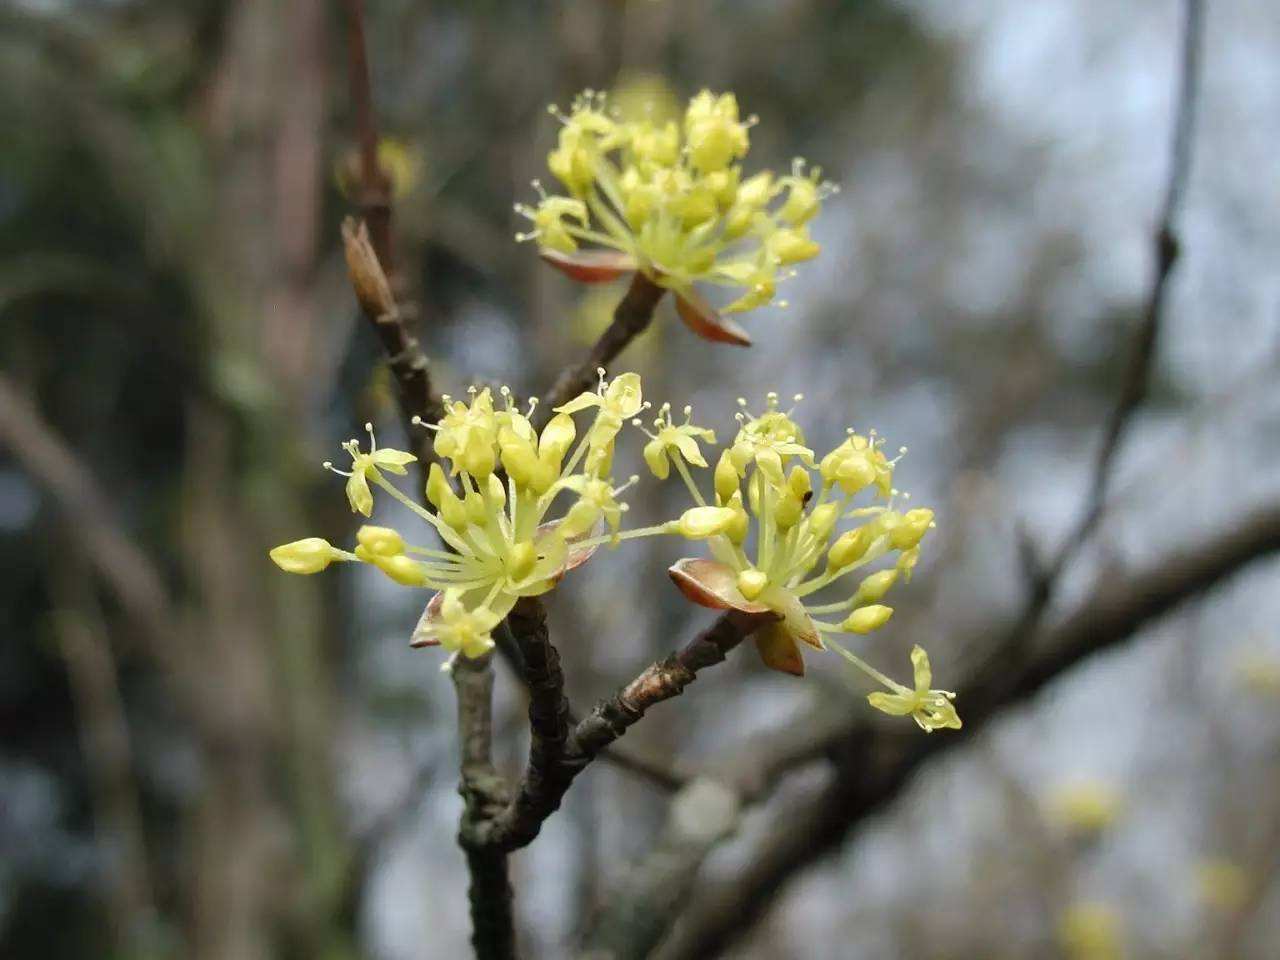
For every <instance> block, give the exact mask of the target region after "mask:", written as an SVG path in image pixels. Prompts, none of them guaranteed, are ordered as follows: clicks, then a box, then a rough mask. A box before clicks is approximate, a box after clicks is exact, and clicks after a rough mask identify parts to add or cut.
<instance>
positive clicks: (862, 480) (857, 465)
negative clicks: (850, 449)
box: [835, 454, 876, 496]
mask: <svg viewBox="0 0 1280 960" xmlns="http://www.w3.org/2000/svg"><path fill="white" fill-rule="evenodd" d="M835 478H836V481H837V482H838V483H839V484H840V489H841V490H843V491H844V492H845V493H847V494H849V495H851V496H852V495H853V494H855V493H857V492H858V491H859V490H862V489H863V488H865V487H867V486H869V485H870V484H871V483H873V482H874V481H875V479H876V471H875V468H874V467H873V466H871V464H870V463H868V462H867V458H866V457H865V456H862V455H861V454H853V455H852V456H849V457H845V458H844V459H843V460H842V461H840V464H839V466H837V467H836V469H835Z"/></svg>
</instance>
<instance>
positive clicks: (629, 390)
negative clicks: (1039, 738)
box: [271, 370, 960, 731]
mask: <svg viewBox="0 0 1280 960" xmlns="http://www.w3.org/2000/svg"><path fill="white" fill-rule="evenodd" d="M501 393H502V396H503V397H504V399H505V404H504V405H503V406H502V407H501V408H500V407H499V406H495V404H494V398H493V395H492V393H491V392H490V391H489V390H488V389H483V390H476V389H475V388H472V390H471V393H470V397H469V399H468V400H467V401H461V400H452V399H450V398H448V397H446V398H445V412H444V416H443V417H442V418H441V420H440V422H439V423H438V424H430V425H427V424H424V425H423V426H426V427H427V428H428V429H431V430H434V431H435V440H434V452H435V454H436V456H437V457H438V458H439V462H436V463H433V464H432V465H431V469H430V471H429V473H428V479H427V486H426V498H427V502H428V503H429V504H430V509H428V508H427V507H424V506H422V505H421V504H419V503H417V502H416V501H415V500H413V499H412V498H410V497H408V496H407V495H406V494H404V493H403V492H401V491H400V490H399V489H398V488H397V487H396V486H394V485H393V484H392V483H391V482H390V481H389V480H388V479H387V477H386V474H393V475H395V474H400V475H402V474H404V473H405V472H406V468H407V465H408V464H409V463H410V462H412V461H413V459H414V458H413V456H412V455H411V454H408V453H404V452H402V451H399V450H388V449H380V448H379V447H378V446H377V443H376V442H375V440H374V437H373V430H372V427H371V426H369V425H366V427H367V428H368V430H369V449H368V451H367V452H366V451H364V450H361V448H360V445H359V443H358V442H357V441H355V440H352V441H349V442H348V443H345V444H344V445H343V448H344V449H345V450H346V451H347V453H348V455H349V456H350V457H351V469H350V470H345V471H339V470H337V469H336V468H334V467H333V465H332V464H328V463H326V464H325V466H326V467H328V468H329V469H332V470H334V471H335V472H338V473H341V474H342V475H344V476H346V477H347V484H346V493H347V499H348V501H349V502H350V504H351V509H352V510H353V511H355V512H357V513H360V514H363V515H365V516H369V515H370V514H371V512H372V510H373V505H374V496H373V488H374V487H376V488H378V489H379V490H381V491H383V492H385V493H387V494H389V495H390V496H391V497H393V498H394V499H396V500H398V501H399V502H400V503H401V504H403V505H404V506H406V507H408V508H409V509H410V510H412V511H413V512H414V513H416V514H417V515H418V516H419V517H421V518H422V519H423V520H424V521H426V523H427V524H428V525H430V526H431V527H432V528H433V529H434V530H435V531H436V533H437V534H438V535H439V537H440V539H441V540H443V541H444V544H445V545H446V546H447V547H448V548H449V549H448V550H438V549H433V548H429V547H422V546H415V545H412V544H409V543H407V542H406V541H405V539H404V538H403V537H402V536H401V535H400V534H399V533H398V532H397V531H395V530H393V529H390V528H388V527H380V526H364V527H361V528H360V530H359V532H358V534H357V536H356V540H357V544H356V547H355V549H354V550H353V551H350V552H348V551H345V550H340V549H338V548H336V547H334V546H332V545H331V544H329V543H328V542H327V541H325V540H322V539H319V538H316V537H311V538H307V539H304V540H297V541H295V542H293V543H288V544H284V545H283V546H280V547H277V548H276V549H274V550H272V551H271V558H272V559H273V560H274V561H275V562H276V564H278V565H279V566H280V567H281V568H282V569H284V570H286V571H288V572H290V573H302V574H307V573H317V572H319V571H321V570H323V569H325V568H326V567H328V566H329V564H330V563H332V562H334V561H335V560H339V561H357V562H361V563H368V564H371V565H373V566H376V567H377V568H378V569H380V570H381V571H382V572H383V573H384V574H386V575H387V576H388V577H390V578H391V579H392V580H394V581H396V582H397V583H401V584H404V585H406V586H410V587H428V588H431V589H433V590H435V591H437V592H436V594H435V596H434V597H432V598H431V600H430V601H429V602H428V604H427V607H426V610H425V612H424V613H423V616H422V619H421V621H420V622H419V624H418V628H417V630H415V632H414V638H413V644H414V645H415V646H423V645H442V646H444V647H445V649H447V650H450V651H455V652H461V653H462V654H463V655H464V656H469V657H475V656H480V655H483V654H484V653H487V652H488V651H489V650H490V649H491V648H492V646H493V640H492V637H491V634H492V631H493V630H494V628H495V627H496V626H497V625H498V624H499V623H500V622H501V621H502V619H503V618H504V617H505V616H506V615H507V613H508V612H510V610H511V608H512V607H513V606H514V605H515V603H516V601H517V599H518V598H520V597H526V596H536V595H538V594H541V593H545V592H546V591H548V590H550V589H551V588H552V587H554V586H555V585H556V583H558V582H559V580H560V579H561V577H563V576H564V574H565V573H566V572H568V571H570V570H572V569H574V568H575V567H577V566H579V565H581V564H582V563H584V562H586V560H588V559H589V558H590V556H591V554H592V553H593V552H594V551H595V549H596V548H597V547H598V546H600V545H601V544H603V543H606V542H607V543H612V544H616V543H618V542H620V541H622V540H629V539H633V538H637V537H649V536H659V535H678V536H682V537H684V538H686V539H690V540H702V541H705V542H706V543H707V545H708V547H709V549H710V551H711V555H712V557H711V558H709V559H707V558H698V559H695V558H688V559H684V560H680V561H678V562H677V563H676V564H675V565H674V566H672V567H671V570H670V574H671V577H672V579H673V580H674V581H675V583H676V585H677V586H678V587H680V589H681V590H682V591H683V592H684V594H685V595H686V596H687V597H688V598H689V599H691V600H693V601H694V602H696V603H699V604H702V605H704V606H709V607H714V608H717V609H735V610H739V611H741V612H743V613H748V614H755V615H759V617H760V620H761V621H762V625H761V626H760V627H759V628H758V629H757V630H756V631H755V641H756V646H757V648H758V650H759V652H760V654H761V656H762V658H763V659H764V662H765V663H766V664H767V665H768V666H770V667H772V668H774V669H777V670H782V671H784V672H787V673H792V674H796V675H801V674H803V673H804V660H803V658H802V656H801V653H800V650H801V646H802V645H807V646H810V647H814V648H816V649H827V648H828V647H831V648H834V649H835V650H837V651H838V652H839V653H840V654H841V655H842V656H843V657H845V658H846V659H848V660H849V661H850V662H851V663H853V664H855V665H856V666H857V667H858V668H859V669H860V670H862V671H863V672H865V673H866V674H868V675H869V676H870V677H872V678H873V679H874V680H875V681H876V682H877V683H879V684H881V685H882V686H883V687H884V688H886V689H885V690H881V691H878V692H876V693H872V694H870V695H869V697H868V700H869V702H870V703H871V705H872V706H873V707H875V708H876V709H878V710H881V711H883V712H885V713H888V714H891V715H894V716H910V717H913V718H914V719H915V721H916V723H918V724H919V725H920V726H921V727H922V728H923V729H924V730H926V731H932V730H935V729H938V728H941V727H951V728H958V727H959V726H960V719H959V717H958V716H957V715H956V711H955V707H954V705H953V704H952V699H953V698H954V694H952V693H948V692H946V691H943V690H935V689H933V687H932V671H931V669H930V665H929V658H928V655H927V654H926V653H925V652H924V650H922V649H920V648H919V647H916V648H915V649H914V650H913V652H912V654H911V662H912V665H913V668H914V677H913V682H912V684H911V685H910V686H906V685H904V684H901V683H898V682H896V681H894V680H891V679H889V678H888V677H886V676H885V675H884V674H882V673H881V672H880V671H878V670H876V669H875V668H874V667H872V666H870V665H869V664H867V663H866V662H864V661H863V660H862V659H861V658H860V657H858V656H856V655H855V654H853V653H851V652H850V651H848V650H846V649H845V648H844V647H842V646H841V645H840V644H838V643H836V642H834V639H833V638H834V636H836V635H840V634H856V635H862V634H868V633H871V632H873V631H875V630H878V629H879V628H880V627H882V626H884V624H885V623H886V622H888V620H889V618H890V617H891V616H892V615H893V608H892V607H889V606H887V605H885V604H884V603H883V602H882V601H883V600H884V599H885V598H886V596H887V595H888V593H889V591H890V589H891V588H892V587H893V586H894V584H896V583H897V582H898V580H899V579H907V578H909V577H910V575H911V571H912V569H913V567H914V566H915V564H916V561H917V559H918V558H919V555H920V541H921V540H922V539H923V537H924V536H925V534H926V533H927V532H928V530H929V529H930V528H931V527H932V526H933V512H932V511H930V510H924V509H915V510H906V511H905V512H903V511H900V510H898V509H897V508H896V506H895V502H896V500H897V498H898V497H899V496H901V495H900V494H898V492H897V491H896V490H894V489H893V471H894V465H895V463H896V462H897V459H896V458H895V459H893V460H890V459H889V458H887V457H886V456H885V455H884V452H883V451H882V449H881V448H882V446H883V443H882V441H880V440H879V439H877V438H876V436H875V434H874V432H873V433H871V434H870V435H868V436H862V435H859V434H856V433H853V432H852V431H850V432H849V435H848V437H847V439H846V440H845V441H844V442H843V443H841V444H840V445H839V446H838V447H836V449H834V450H832V451H831V452H830V453H829V454H827V455H826V456H825V457H823V458H822V459H821V461H818V460H817V459H815V456H814V453H813V451H812V450H811V449H810V448H809V447H808V446H807V445H806V442H805V438H804V433H803V432H802V431H801V429H800V427H799V426H798V425H797V424H796V423H795V421H794V420H792V419H791V414H790V412H783V411H781V410H780V409H779V408H778V398H777V395H776V394H769V397H768V401H767V407H766V409H765V411H764V412H763V413H762V414H760V415H759V416H752V415H750V414H749V413H747V412H746V410H745V407H746V402H745V401H740V403H741V404H742V406H743V407H744V410H743V412H740V413H739V414H738V422H739V429H738V432H737V435H736V436H735V438H734V440H733V442H732V443H731V444H730V445H729V446H728V447H727V448H726V449H724V450H723V451H722V452H721V454H720V456H719V459H718V460H717V462H716V466H715V469H714V470H713V471H712V477H713V487H714V494H713V496H711V497H710V498H708V497H704V496H703V494H702V492H701V491H700V490H699V488H698V485H697V483H696V482H695V480H694V475H693V472H692V470H691V468H700V469H708V468H709V466H710V464H709V463H708V461H707V459H706V458H705V457H704V456H703V452H702V446H701V445H702V444H714V443H715V442H716V437H715V433H714V432H713V431H711V430H709V429H707V428H705V427H700V426H697V425H696V424H694V423H693V421H692V411H691V410H690V409H689V408H688V407H686V408H685V410H684V419H683V422H676V421H675V420H674V419H673V418H672V414H671V407H670V405H669V404H663V405H662V407H661V408H659V410H658V413H657V416H656V418H655V419H654V420H653V430H652V431H649V430H645V433H646V435H647V436H648V438H649V440H648V443H646V444H645V447H644V460H645V463H646V464H647V465H648V467H649V470H650V471H651V472H652V473H653V474H654V476H656V477H657V478H658V479H660V480H665V479H667V478H668V477H669V476H670V475H671V473H672V472H673V471H674V472H675V473H676V474H677V475H678V476H679V477H680V478H681V480H682V481H683V483H684V484H685V486H686V487H687V489H688V491H689V493H690V495H691V496H692V498H693V501H694V506H693V507H691V508H690V509H688V510H686V511H685V512H684V513H683V514H681V516H680V517H679V518H677V519H675V520H670V521H667V522H665V523H659V524H657V525H654V526H650V527H642V528H639V529H633V530H627V531H626V532H623V531H622V530H621V522H622V515H623V513H624V512H625V510H626V506H625V504H622V503H620V502H619V500H618V496H619V494H621V493H622V492H623V490H625V489H626V487H628V486H630V485H631V483H634V482H635V481H636V480H637V479H638V478H636V477H632V478H631V480H629V481H628V482H627V483H626V484H623V485H622V486H616V485H615V484H614V482H613V481H612V480H611V479H610V471H611V469H612V464H613V456H614V447H615V445H616V442H617V439H618V436H619V434H620V433H621V432H622V430H623V428H624V426H625V425H626V423H627V421H628V420H630V421H631V423H632V424H633V425H635V426H638V427H641V429H643V425H642V424H641V421H640V420H639V419H638V418H637V414H639V413H641V412H642V411H643V410H645V409H646V408H647V407H648V404H647V403H645V401H644V399H643V394H642V389H641V383H640V378H639V377H638V376H636V375H635V374H634V373H627V374H622V375H621V376H619V377H617V378H615V379H613V380H612V381H606V380H605V378H604V371H603V370H601V371H600V384H599V387H598V388H597V389H596V390H594V391H588V392H585V393H582V394H580V395H579V396H578V397H576V398H574V399H573V400H570V401H569V402H568V403H566V404H564V405H562V406H560V407H557V408H556V411H555V416H553V417H552V418H551V419H550V421H548V423H547V424H546V426H544V427H543V428H542V430H541V431H540V432H539V431H535V429H534V427H533V425H532V423H531V421H530V418H529V415H528V414H524V413H521V412H520V411H519V410H518V409H516V407H515V405H514V403H513V402H512V400H511V396H510V393H509V391H507V390H506V388H503V389H502V391H501ZM796 399H797V400H799V399H800V398H799V397H797V398H796ZM530 412H532V408H531V410H530ZM589 412H590V413H593V417H592V421H591V424H590V426H589V427H588V428H587V429H586V430H585V431H583V432H582V433H581V434H579V430H578V426H577V423H576V422H575V420H574V417H575V415H579V414H584V413H589ZM902 452H905V450H904V451H902ZM441 464H444V465H445V467H447V474H448V475H446V469H445V468H442V466H441ZM864 492H865V493H869V494H870V496H871V500H872V502H871V503H870V504H868V505H865V506H857V505H855V498H857V497H859V496H860V495H861V494H863V493H864ZM561 494H565V495H566V497H567V498H568V500H569V504H568V506H567V509H564V510H562V511H558V515H557V516H556V517H554V518H552V512H553V509H552V508H553V507H554V506H555V504H556V503H557V501H558V500H559V499H560V496H561ZM847 521H852V525H850V524H848V523H847ZM842 526H844V527H848V529H844V530H841V527H842ZM606 528H607V532H605V531H606ZM886 558H891V559H892V563H890V564H888V565H885V566H884V567H883V569H880V570H877V571H875V572H864V573H863V574H860V576H859V579H858V580H857V583H856V586H852V585H851V584H850V582H849V581H848V580H846V578H848V577H849V576H850V575H851V574H853V573H854V572H855V571H865V568H868V567H870V566H871V565H872V564H875V563H877V561H881V560H883V559H886ZM838 590H843V591H844V594H845V595H844V596H843V597H842V598H840V599H837V600H833V601H830V602H824V603H815V602H814V601H815V599H816V595H817V594H818V593H819V592H822V591H838ZM831 614H836V615H838V619H835V620H827V619H823V616H824V615H831Z"/></svg>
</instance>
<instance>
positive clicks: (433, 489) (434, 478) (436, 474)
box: [427, 463, 453, 510]
mask: <svg viewBox="0 0 1280 960" xmlns="http://www.w3.org/2000/svg"><path fill="white" fill-rule="evenodd" d="M446 493H450V494H451V493H453V488H452V487H451V486H449V481H448V480H447V479H445V475H444V470H442V469H441V468H440V464H438V463H432V464H431V469H430V470H428V471H427V499H428V500H430V501H431V505H432V506H434V507H435V508H436V509H437V510H438V509H439V508H440V501H441V500H442V499H443V498H444V495H445V494H446Z"/></svg>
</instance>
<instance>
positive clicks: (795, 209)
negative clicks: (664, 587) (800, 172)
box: [778, 177, 822, 224]
mask: <svg viewBox="0 0 1280 960" xmlns="http://www.w3.org/2000/svg"><path fill="white" fill-rule="evenodd" d="M786 181H787V187H788V188H789V189H788V191H787V200H786V202H785V203H784V204H783V205H782V207H781V208H780V209H779V210H778V217H779V219H781V220H785V221H787V222H788V223H794V224H801V223H804V222H805V221H806V220H812V219H813V217H814V215H815V214H816V213H817V212H818V210H819V208H820V207H821V206H822V202H821V198H820V197H819V196H818V185H817V184H816V183H815V182H814V181H813V180H812V179H810V178H808V177H787V178H786Z"/></svg>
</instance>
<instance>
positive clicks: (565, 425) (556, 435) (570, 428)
mask: <svg viewBox="0 0 1280 960" xmlns="http://www.w3.org/2000/svg"><path fill="white" fill-rule="evenodd" d="M577 434H578V428H577V426H576V425H575V424H574V422H573V417H571V416H569V415H568V414H567V413H557V414H556V415H555V416H554V417H552V418H551V419H550V420H548V421H547V425H546V426H545V427H543V428H542V436H541V438H540V439H539V440H538V456H539V457H546V458H549V462H550V463H552V464H554V465H555V466H556V467H557V468H558V467H559V466H560V461H561V460H562V459H564V455H565V454H566V453H568V451H569V448H570V447H571V446H573V441H574V438H575V437H576V436H577Z"/></svg>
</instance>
